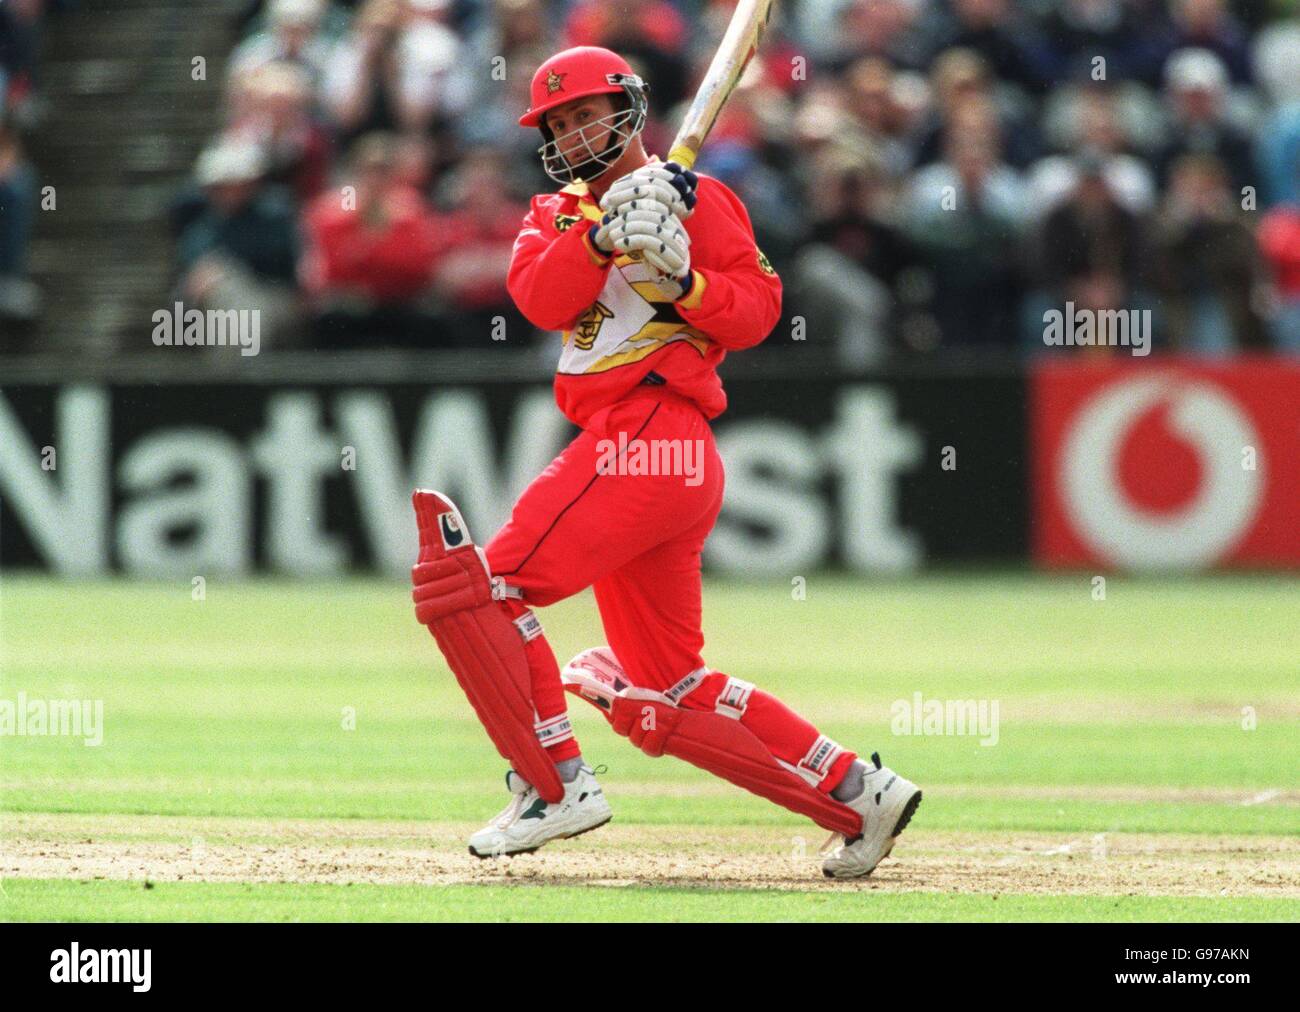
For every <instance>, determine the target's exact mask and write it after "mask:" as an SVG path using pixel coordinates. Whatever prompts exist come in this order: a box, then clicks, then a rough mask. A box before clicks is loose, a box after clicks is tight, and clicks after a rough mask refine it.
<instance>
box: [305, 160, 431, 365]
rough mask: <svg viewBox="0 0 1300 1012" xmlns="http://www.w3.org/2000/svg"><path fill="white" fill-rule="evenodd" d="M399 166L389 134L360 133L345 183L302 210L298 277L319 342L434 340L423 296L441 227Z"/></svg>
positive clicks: (361, 343)
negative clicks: (303, 238)
mask: <svg viewBox="0 0 1300 1012" xmlns="http://www.w3.org/2000/svg"><path fill="white" fill-rule="evenodd" d="M400 170H401V166H400V162H399V149H398V145H397V142H396V140H395V138H394V137H392V136H391V135H387V134H371V135H369V136H366V137H363V138H361V140H359V141H358V142H357V143H356V145H355V147H354V151H353V155H352V159H351V162H350V166H349V172H348V174H347V175H346V176H345V177H344V185H343V186H342V187H340V188H339V189H335V190H330V191H329V192H326V193H324V194H322V195H321V196H320V197H319V198H317V200H316V201H315V202H314V203H313V204H312V205H311V206H310V207H309V208H308V210H307V212H306V215H305V220H304V232H305V235H306V239H307V249H306V254H305V255H304V257H303V263H302V269H301V280H302V285H303V289H304V291H305V292H306V294H307V295H308V297H309V298H310V301H311V304H312V307H313V315H314V326H313V334H314V343H315V344H316V346H317V347H356V346H364V345H367V344H373V343H375V342H376V341H382V342H383V343H387V344H403V345H410V346H421V345H424V346H427V345H429V344H431V343H432V339H433V337H434V335H435V331H434V328H433V326H432V313H431V309H430V307H429V306H428V305H427V304H426V303H425V296H426V295H427V294H428V292H429V287H430V283H431V281H432V278H433V268H434V258H435V256H436V255H437V252H438V226H437V223H436V221H435V219H434V215H433V212H432V209H431V208H430V207H429V206H428V205H427V204H426V203H425V200H424V198H423V197H422V196H421V195H420V193H419V192H418V191H417V190H416V189H415V188H414V187H412V186H411V185H410V184H409V183H408V182H407V181H406V180H404V179H403V178H402V176H401V174H400Z"/></svg>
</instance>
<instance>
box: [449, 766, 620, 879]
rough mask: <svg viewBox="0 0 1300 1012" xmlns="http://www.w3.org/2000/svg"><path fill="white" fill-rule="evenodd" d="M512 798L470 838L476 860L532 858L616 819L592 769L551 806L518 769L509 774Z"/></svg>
mask: <svg viewBox="0 0 1300 1012" xmlns="http://www.w3.org/2000/svg"><path fill="white" fill-rule="evenodd" d="M506 786H507V787H508V788H510V793H511V794H513V795H514V798H513V799H512V800H511V802H510V804H509V805H507V806H506V808H505V810H504V811H503V812H502V813H501V814H500V815H498V816H497V817H496V818H495V819H493V820H492V821H491V822H490V823H489V824H488V825H486V826H484V827H483V828H482V829H480V830H479V831H478V832H477V833H475V834H474V835H473V836H471V837H470V838H469V852H470V853H471V854H473V855H474V856H475V857H503V856H506V855H509V854H531V853H532V852H533V851H535V850H536V849H537V848H538V847H540V846H541V845H542V844H544V843H548V842H550V841H551V840H567V839H568V838H569V837H571V836H579V835H580V834H582V833H586V832H589V831H590V830H593V829H596V828H598V827H600V826H603V825H604V824H605V823H607V822H608V821H609V820H610V819H612V818H613V817H614V813H613V812H612V811H610V807H609V802H608V801H606V800H605V795H604V792H603V791H601V789H600V784H599V783H597V781H596V774H595V772H594V771H592V769H591V768H590V767H587V766H582V767H579V769H578V775H577V776H576V777H574V778H573V779H572V780H570V781H569V782H568V783H567V784H565V785H564V798H563V800H561V801H559V802H557V803H556V804H550V803H549V802H547V801H545V800H544V799H543V798H542V796H541V795H540V794H538V793H537V791H536V789H534V787H533V785H532V784H530V783H529V782H528V781H527V780H525V779H524V778H523V777H521V776H520V775H519V774H518V773H516V772H515V771H514V770H510V771H509V772H508V773H507V774H506Z"/></svg>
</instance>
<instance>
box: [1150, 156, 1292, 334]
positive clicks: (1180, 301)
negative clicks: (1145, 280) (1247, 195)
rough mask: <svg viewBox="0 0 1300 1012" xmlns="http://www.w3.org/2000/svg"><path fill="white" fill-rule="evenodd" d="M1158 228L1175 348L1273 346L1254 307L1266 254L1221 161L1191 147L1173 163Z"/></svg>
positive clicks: (1160, 277)
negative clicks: (1192, 152) (1257, 245)
mask: <svg viewBox="0 0 1300 1012" xmlns="http://www.w3.org/2000/svg"><path fill="white" fill-rule="evenodd" d="M1154 236H1155V238H1154V259H1155V267H1154V271H1153V273H1154V281H1155V289H1156V291H1157V292H1158V293H1159V294H1160V295H1161V297H1162V300H1163V303H1162V310H1163V311H1162V316H1163V318H1164V330H1165V332H1166V334H1167V335H1168V337H1169V340H1170V343H1171V345H1172V346H1173V347H1174V348H1176V349H1182V350H1185V351H1193V352H1199V353H1203V354H1216V355H1225V354H1228V353H1230V352H1234V351H1241V350H1259V349H1262V348H1265V347H1267V343H1268V339H1267V336H1266V333H1265V330H1264V323H1263V320H1262V319H1261V318H1260V316H1259V314H1258V313H1257V312H1256V310H1255V304H1256V300H1255V295H1256V293H1257V291H1258V290H1259V287H1260V284H1261V282H1262V280H1263V278H1262V274H1261V263H1260V257H1259V253H1258V251H1257V250H1256V248H1255V240H1254V236H1253V235H1252V234H1251V230H1250V227H1249V226H1248V225H1247V224H1246V223H1245V221H1244V220H1243V214H1242V211H1241V209H1240V207H1239V205H1238V203H1237V200H1236V199H1235V198H1234V196H1233V191H1232V190H1230V189H1229V179H1228V172H1227V169H1226V168H1225V167H1224V165H1223V164H1222V163H1220V162H1218V161H1216V160H1215V159H1214V158H1213V157H1211V156H1207V155H1185V156H1183V157H1182V158H1181V159H1179V160H1178V161H1177V162H1176V163H1175V164H1174V166H1173V168H1172V170H1171V173H1170V186H1169V193H1168V196H1167V197H1166V198H1165V203H1164V207H1163V208H1162V209H1161V211H1160V213H1159V215H1158V216H1157V217H1156V220H1155V223H1154Z"/></svg>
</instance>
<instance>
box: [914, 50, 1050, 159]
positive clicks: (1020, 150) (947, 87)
mask: <svg viewBox="0 0 1300 1012" xmlns="http://www.w3.org/2000/svg"><path fill="white" fill-rule="evenodd" d="M930 82H931V87H932V91H933V96H934V109H933V112H932V113H931V116H930V119H929V122H928V123H926V124H925V125H924V126H923V127H922V131H921V139H920V145H919V148H918V150H917V153H916V164H917V165H929V164H930V163H932V162H935V161H937V160H938V159H939V158H941V157H942V153H943V152H942V148H943V136H944V134H945V131H946V130H947V124H948V121H949V120H950V119H951V118H952V116H953V114H954V111H955V110H956V109H958V108H960V107H962V106H967V105H968V104H969V103H970V102H971V101H972V100H975V101H978V102H979V103H980V104H981V105H984V106H987V107H988V108H990V109H991V110H994V111H995V112H996V126H995V129H996V130H997V133H998V138H999V140H998V144H999V147H1000V148H1001V150H1002V152H1003V156H1004V157H1005V158H1006V160H1007V162H1008V163H1009V164H1011V165H1014V166H1015V167H1016V168H1018V169H1020V168H1024V167H1025V166H1027V165H1029V163H1030V161H1031V160H1032V159H1033V158H1034V157H1035V156H1036V155H1037V154H1038V150H1039V145H1038V138H1037V135H1036V133H1037V132H1036V129H1035V127H1034V125H1033V124H1032V123H1029V122H1026V121H1025V120H1024V119H1023V118H1022V117H1020V116H1018V115H1016V114H1014V113H1012V112H1010V111H1009V110H1008V109H1007V108H1004V107H1002V106H1001V105H999V104H998V101H997V96H996V95H995V94H994V90H993V78H992V76H991V74H990V71H989V66H988V64H987V63H986V62H985V60H984V58H983V57H982V56H981V55H980V54H979V53H977V52H975V51H974V50H971V49H950V50H948V51H947V52H945V53H944V54H943V55H942V56H940V57H939V58H938V59H937V60H935V62H934V69H933V71H932V72H931V74H930Z"/></svg>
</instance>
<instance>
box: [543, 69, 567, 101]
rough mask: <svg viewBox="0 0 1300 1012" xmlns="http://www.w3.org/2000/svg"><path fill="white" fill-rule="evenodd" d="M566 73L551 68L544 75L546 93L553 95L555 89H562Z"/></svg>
mask: <svg viewBox="0 0 1300 1012" xmlns="http://www.w3.org/2000/svg"><path fill="white" fill-rule="evenodd" d="M568 76H569V75H568V74H557V73H556V72H555V71H554V70H552V71H551V72H550V73H549V74H547V75H546V94H548V95H554V94H555V93H556V92H557V91H563V90H564V79H565V78H566V77H568Z"/></svg>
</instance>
